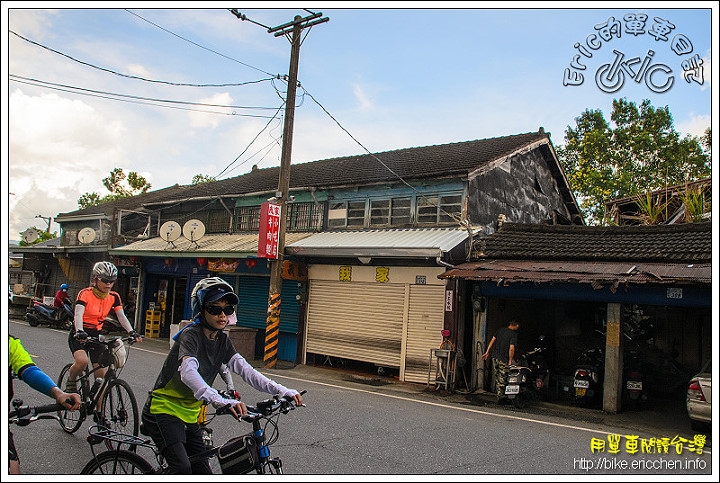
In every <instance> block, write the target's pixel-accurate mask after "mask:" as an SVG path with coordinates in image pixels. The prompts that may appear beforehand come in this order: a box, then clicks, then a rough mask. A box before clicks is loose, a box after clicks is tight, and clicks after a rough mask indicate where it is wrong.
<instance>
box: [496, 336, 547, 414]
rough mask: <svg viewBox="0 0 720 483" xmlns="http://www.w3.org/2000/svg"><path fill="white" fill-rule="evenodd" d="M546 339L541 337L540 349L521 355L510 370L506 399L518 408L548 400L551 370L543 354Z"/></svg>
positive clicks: (506, 386) (536, 348)
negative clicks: (532, 402) (533, 402)
mask: <svg viewBox="0 0 720 483" xmlns="http://www.w3.org/2000/svg"><path fill="white" fill-rule="evenodd" d="M544 342H545V337H544V336H540V339H539V343H538V347H535V348H534V349H533V350H531V351H530V352H526V353H525V354H523V355H521V356H520V357H519V358H518V359H517V362H516V363H515V364H513V365H511V366H510V367H509V368H508V373H507V383H506V385H505V397H506V398H508V399H509V400H510V401H511V402H512V403H513V406H515V407H516V408H523V407H525V406H526V405H527V403H529V402H530V401H538V400H547V392H548V382H549V379H550V369H549V368H548V365H547V362H546V361H545V357H544V355H543V352H544V351H545V350H546V347H545V344H544Z"/></svg>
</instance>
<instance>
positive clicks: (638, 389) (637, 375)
mask: <svg viewBox="0 0 720 483" xmlns="http://www.w3.org/2000/svg"><path fill="white" fill-rule="evenodd" d="M641 358H642V353H641V352H640V351H639V350H637V349H631V350H629V351H627V352H626V353H625V361H624V366H625V377H624V382H625V384H624V389H623V402H624V404H625V407H626V408H627V409H630V410H634V409H638V408H639V407H640V405H641V404H643V403H645V402H646V401H647V399H648V396H647V391H648V387H647V384H646V383H645V373H644V371H643V370H642V368H641V366H640V361H641Z"/></svg>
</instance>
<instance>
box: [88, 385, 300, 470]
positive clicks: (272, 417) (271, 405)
mask: <svg viewBox="0 0 720 483" xmlns="http://www.w3.org/2000/svg"><path fill="white" fill-rule="evenodd" d="M305 392H306V391H302V392H301V393H300V394H304V393H305ZM303 406H304V405H303ZM247 407H248V414H247V415H245V416H242V417H241V419H242V420H243V421H246V422H251V423H252V426H253V431H252V433H251V435H252V438H253V439H254V440H255V442H256V443H257V445H258V449H259V456H260V459H259V461H258V462H257V463H256V464H255V466H254V468H253V469H254V471H255V472H256V473H258V474H266V473H276V474H282V472H283V469H282V460H281V459H280V458H278V457H273V458H271V457H270V449H269V446H270V445H271V444H273V443H274V442H275V441H276V440H277V438H278V437H279V432H274V433H273V435H272V436H271V437H270V438H269V440H267V439H266V436H265V428H264V427H263V424H262V421H265V426H267V424H272V425H273V426H274V427H275V428H276V429H277V422H276V420H277V418H278V417H279V416H280V413H282V414H287V413H288V412H290V410H292V409H295V405H294V404H293V403H292V402H291V401H289V400H285V399H281V398H279V397H278V396H275V397H274V398H272V399H267V400H265V401H261V402H260V403H258V404H257V407H254V406H247ZM228 408H229V406H225V407H223V408H220V409H218V410H216V411H215V413H214V414H212V415H210V416H209V417H208V418H207V421H206V422H205V423H204V424H207V423H209V422H210V421H212V420H213V419H215V417H216V416H217V415H220V414H230V412H229V409H228ZM88 433H89V434H88V437H87V442H88V443H89V444H90V447H91V451H92V454H93V459H92V460H90V461H89V462H88V463H87V464H86V465H85V467H84V468H83V470H82V474H94V473H100V474H102V473H111V474H134V473H136V472H137V473H146V474H147V473H151V474H161V473H163V472H164V471H165V470H166V468H167V465H166V463H165V460H164V458H163V456H162V454H161V453H160V452H159V451H158V449H157V447H156V446H155V444H154V443H153V441H152V439H143V438H141V437H138V436H134V435H131V434H127V433H122V432H118V431H113V430H110V429H108V428H105V427H103V426H100V425H94V426H91V427H90V428H89V429H88ZM102 442H105V443H106V444H107V445H112V444H114V449H111V450H108V451H103V452H100V453H98V452H96V451H95V445H97V444H99V443H102ZM123 445H127V446H128V447H129V448H130V450H127V449H122V446H123ZM222 446H223V445H213V446H212V447H211V448H209V449H207V450H206V451H203V452H201V453H198V454H195V455H192V456H191V457H190V461H191V462H196V461H199V460H200V459H202V458H216V457H217V456H218V452H219V451H220V448H222ZM138 447H143V448H146V449H149V450H150V451H152V453H153V455H154V458H155V461H156V464H155V465H152V464H150V463H149V462H148V461H147V460H146V459H145V458H144V457H142V456H140V455H139V454H138V453H137V452H135V451H136V448H138ZM106 465H107V466H106ZM250 472H251V473H252V470H250Z"/></svg>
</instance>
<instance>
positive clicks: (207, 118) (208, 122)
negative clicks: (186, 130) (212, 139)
mask: <svg viewBox="0 0 720 483" xmlns="http://www.w3.org/2000/svg"><path fill="white" fill-rule="evenodd" d="M196 102H199V103H201V104H213V105H220V106H228V105H231V104H232V103H233V98H232V96H230V94H228V93H227V92H223V93H218V94H214V95H212V96H210V97H203V98H202V99H198V100H197V101H196ZM193 109H197V110H193V111H191V112H190V113H189V114H188V115H189V117H190V126H191V127H193V128H216V127H218V125H219V124H220V121H221V120H222V116H218V115H217V114H205V113H202V112H200V110H205V111H211V112H222V111H227V112H228V114H230V113H231V112H230V110H229V109H227V108H222V107H209V106H197V107H193Z"/></svg>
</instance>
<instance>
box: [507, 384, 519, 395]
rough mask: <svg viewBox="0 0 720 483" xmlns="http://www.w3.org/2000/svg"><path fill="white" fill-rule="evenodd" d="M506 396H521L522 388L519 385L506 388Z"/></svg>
mask: <svg viewBox="0 0 720 483" xmlns="http://www.w3.org/2000/svg"><path fill="white" fill-rule="evenodd" d="M505 394H520V386H519V385H517V384H513V385H507V386H505Z"/></svg>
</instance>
